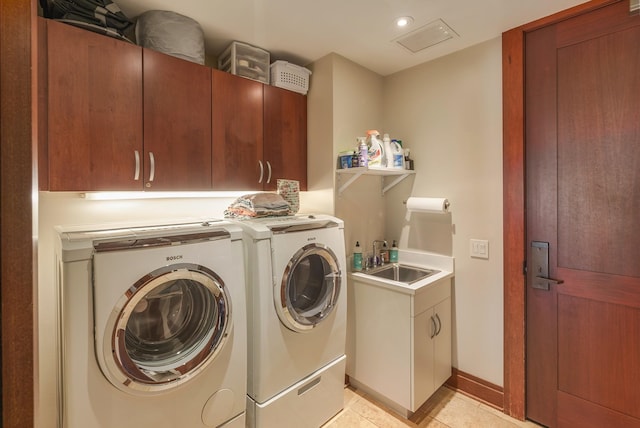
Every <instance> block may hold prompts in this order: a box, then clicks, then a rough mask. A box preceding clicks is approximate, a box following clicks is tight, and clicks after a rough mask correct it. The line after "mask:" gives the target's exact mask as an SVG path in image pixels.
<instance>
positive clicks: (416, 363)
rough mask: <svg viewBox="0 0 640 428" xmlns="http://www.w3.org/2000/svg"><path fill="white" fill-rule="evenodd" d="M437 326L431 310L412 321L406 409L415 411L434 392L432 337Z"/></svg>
mask: <svg viewBox="0 0 640 428" xmlns="http://www.w3.org/2000/svg"><path fill="white" fill-rule="evenodd" d="M436 331H437V325H436V324H435V321H434V318H433V309H429V310H426V311H424V312H422V313H421V314H419V315H417V316H416V317H415V318H414V319H413V367H412V375H411V381H412V384H413V385H412V393H411V403H410V405H409V406H407V408H409V409H410V410H415V409H417V408H418V407H420V406H421V405H422V403H424V402H425V401H426V400H427V399H428V398H429V397H430V396H431V394H433V392H434V388H433V385H434V383H435V382H434V372H433V360H434V346H433V344H434V340H433V339H434V337H435V333H436Z"/></svg>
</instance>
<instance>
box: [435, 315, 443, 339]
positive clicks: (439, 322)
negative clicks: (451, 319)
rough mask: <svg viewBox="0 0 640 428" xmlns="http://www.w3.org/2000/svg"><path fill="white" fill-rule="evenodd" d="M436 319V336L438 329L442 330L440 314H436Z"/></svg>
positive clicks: (438, 332)
mask: <svg viewBox="0 0 640 428" xmlns="http://www.w3.org/2000/svg"><path fill="white" fill-rule="evenodd" d="M436 320H437V321H438V330H437V331H436V336H437V335H439V334H440V330H442V321H440V315H438V314H436Z"/></svg>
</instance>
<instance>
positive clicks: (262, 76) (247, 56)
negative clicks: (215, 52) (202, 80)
mask: <svg viewBox="0 0 640 428" xmlns="http://www.w3.org/2000/svg"><path fill="white" fill-rule="evenodd" d="M270 58H271V55H270V54H269V52H267V51H265V50H264V49H260V48H258V47H255V46H251V45H249V44H247V43H242V42H232V43H231V44H230V45H229V46H228V47H227V48H226V49H225V50H224V51H223V52H222V53H221V54H220V56H219V57H218V69H219V70H222V71H226V72H228V73H231V74H235V75H237V76H242V77H247V78H249V79H253V80H257V81H259V82H262V83H269V62H270Z"/></svg>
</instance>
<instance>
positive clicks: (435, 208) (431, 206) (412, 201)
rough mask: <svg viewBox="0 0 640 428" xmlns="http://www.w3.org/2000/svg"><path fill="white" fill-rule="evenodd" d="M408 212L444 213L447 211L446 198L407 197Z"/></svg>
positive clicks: (447, 203) (447, 202)
mask: <svg viewBox="0 0 640 428" xmlns="http://www.w3.org/2000/svg"><path fill="white" fill-rule="evenodd" d="M407 211H408V212H430V213H446V212H447V211H449V201H448V200H447V198H414V197H412V198H409V199H407Z"/></svg>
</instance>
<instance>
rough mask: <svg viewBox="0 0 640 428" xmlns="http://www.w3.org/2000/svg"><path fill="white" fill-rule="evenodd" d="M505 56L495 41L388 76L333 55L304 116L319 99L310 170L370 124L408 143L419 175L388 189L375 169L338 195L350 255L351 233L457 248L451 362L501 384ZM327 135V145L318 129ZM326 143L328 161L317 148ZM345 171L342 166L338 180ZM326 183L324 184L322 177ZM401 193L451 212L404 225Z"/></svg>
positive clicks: (367, 241) (318, 67) (321, 69)
mask: <svg viewBox="0 0 640 428" xmlns="http://www.w3.org/2000/svg"><path fill="white" fill-rule="evenodd" d="M501 64H502V57H501V40H500V38H497V39H494V40H491V41H488V42H485V43H482V44H480V45H477V46H474V47H471V48H469V49H466V50H463V51H460V52H457V53H454V54H452V55H449V56H447V57H444V58H441V59H438V60H435V61H431V62H428V63H425V64H422V65H420V66H417V67H414V68H411V69H409V70H405V71H402V72H399V73H396V74H394V75H391V76H387V77H384V78H383V77H381V76H379V75H377V74H375V73H372V72H371V71H369V70H367V69H364V68H362V67H360V66H359V65H357V64H354V63H353V62H351V61H349V60H347V59H345V58H343V57H341V56H339V55H336V54H331V55H328V56H327V57H325V58H323V59H321V60H320V61H318V62H316V63H315V64H314V74H313V78H312V81H313V83H312V90H311V91H310V95H309V112H310V115H309V120H310V124H311V123H312V122H313V121H316V120H318V118H317V117H315V115H314V114H312V113H313V112H315V111H316V109H317V108H318V107H317V106H315V105H314V104H315V102H316V101H317V100H318V99H320V98H322V100H323V101H324V102H325V104H323V108H324V110H323V112H324V116H323V118H324V120H323V123H322V127H321V128H315V127H312V126H311V125H310V136H309V143H310V147H309V153H310V154H311V153H317V156H312V155H310V156H309V171H310V172H311V171H312V170H313V169H316V168H317V169H320V170H322V172H323V173H326V172H327V171H331V173H332V174H333V171H334V170H335V165H336V161H335V159H336V156H337V154H338V153H339V152H340V151H342V150H347V149H351V148H353V147H354V146H355V137H357V136H360V135H364V132H365V131H366V130H367V129H371V128H377V129H378V130H379V131H380V132H381V133H383V132H387V133H389V134H390V135H391V137H392V138H399V139H402V140H403V142H404V144H405V146H406V147H409V148H410V149H411V153H412V158H413V159H414V160H415V165H416V174H415V176H410V177H409V178H407V179H405V180H404V181H402V182H401V183H400V184H398V185H397V186H395V187H394V188H392V189H391V190H389V191H388V192H387V193H386V194H385V195H384V196H383V195H382V194H381V189H382V185H381V180H382V179H381V178H380V177H378V176H363V177H361V178H359V179H358V180H357V181H356V182H354V183H353V184H352V185H351V186H350V187H348V188H347V189H346V190H345V191H344V192H343V193H342V194H341V195H338V193H337V192H336V194H335V208H334V212H333V214H335V215H336V216H338V217H341V218H342V219H344V220H345V237H346V247H347V254H348V255H349V256H350V255H351V252H352V249H353V245H354V244H355V241H356V240H358V241H360V244H361V245H363V247H364V251H368V250H369V251H370V249H371V242H372V241H373V240H374V239H387V240H388V241H391V240H393V239H398V240H399V241H400V246H401V247H411V248H417V249H421V250H425V251H432V252H437V253H440V254H445V255H453V257H455V263H456V272H455V281H454V290H453V293H454V307H453V310H454V326H453V328H454V338H453V340H454V345H453V358H454V362H453V363H454V366H455V367H457V368H458V369H460V370H462V371H464V372H467V373H470V374H472V375H474V376H478V377H480V378H482V379H484V380H487V381H489V382H492V383H495V384H497V385H503V330H504V329H503V292H502V283H503V274H502V247H503V246H502V98H501V97H502V91H501V67H502V65H501ZM328 76H331V77H330V78H329V77H328ZM318 81H321V82H322V86H320V85H319V84H318ZM315 91H319V92H321V94H318V93H316V92H315ZM329 111H330V113H329ZM329 135H332V138H333V140H332V141H333V145H332V146H331V143H330V141H329V140H327V139H325V138H321V136H322V137H324V136H327V137H328V136H329ZM330 148H332V151H333V158H332V159H331V161H330V162H329V161H326V160H325V158H324V156H323V155H324V154H325V153H326V152H328V151H329V150H330ZM317 159H322V164H321V165H318V164H314V163H315V162H316V160H317ZM330 165H331V166H330ZM344 179H345V177H344V176H342V175H340V174H338V176H337V178H336V183H335V185H336V187H335V188H336V189H337V188H338V187H339V186H340V185H341V184H342V182H343V181H344ZM386 180H390V179H386ZM313 181H315V180H313V179H312V177H311V176H310V182H313ZM322 182H323V186H325V190H328V189H326V186H328V183H329V180H328V179H326V178H324V179H323V180H322ZM388 182H389V181H387V183H388ZM314 186H315V184H314ZM409 196H423V197H446V198H448V199H449V201H450V202H451V213H450V214H444V215H433V214H413V215H412V217H411V220H410V221H408V222H407V221H406V220H405V213H406V212H405V206H404V205H403V201H406V199H407V198H408V197H409ZM327 202H328V201H326V202H325V207H326V206H328V205H327ZM472 238H474V239H485V240H488V241H489V259H488V260H484V259H477V258H471V257H470V251H469V247H470V243H469V240H470V239H472Z"/></svg>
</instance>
